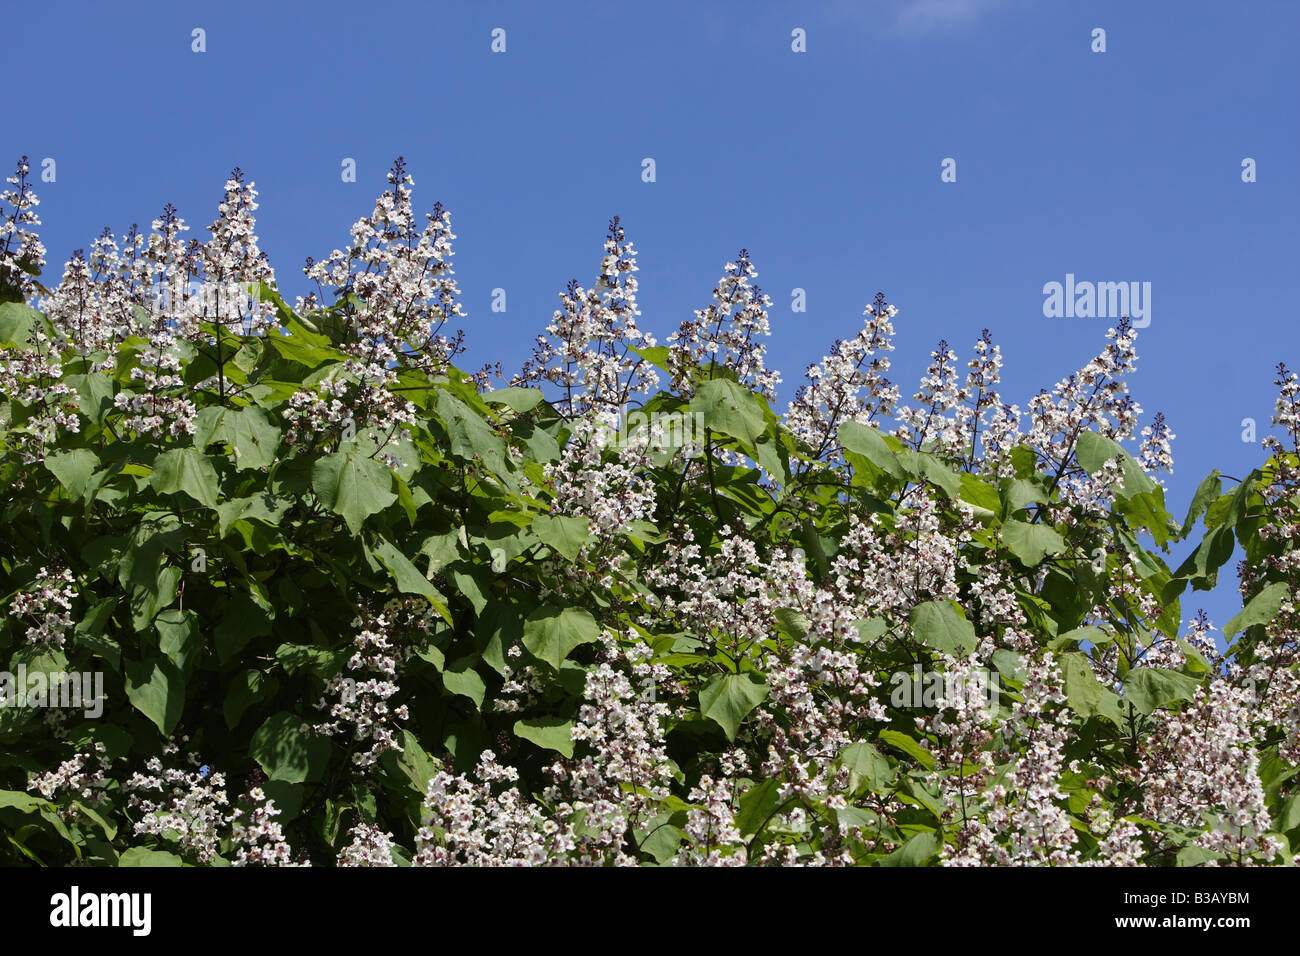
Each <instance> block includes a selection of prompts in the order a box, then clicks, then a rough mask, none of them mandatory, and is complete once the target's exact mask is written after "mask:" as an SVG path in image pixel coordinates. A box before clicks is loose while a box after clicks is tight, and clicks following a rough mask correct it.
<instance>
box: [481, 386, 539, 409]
mask: <svg viewBox="0 0 1300 956" xmlns="http://www.w3.org/2000/svg"><path fill="white" fill-rule="evenodd" d="M542 398H543V396H542V390H541V389H540V388H513V387H512V388H498V389H496V390H495V391H491V392H485V393H484V394H483V401H485V402H487V403H489V404H491V405H509V406H510V407H511V408H512V409H514V410H515V411H516V412H520V413H522V412H527V411H531V410H532V409H534V408H536V407H537V406H538V405H539V404H540V403H541V401H542Z"/></svg>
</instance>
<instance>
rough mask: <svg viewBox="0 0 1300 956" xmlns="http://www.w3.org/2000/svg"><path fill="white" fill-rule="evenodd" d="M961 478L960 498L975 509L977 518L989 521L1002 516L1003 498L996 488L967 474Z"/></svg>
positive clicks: (963, 473)
mask: <svg viewBox="0 0 1300 956" xmlns="http://www.w3.org/2000/svg"><path fill="white" fill-rule="evenodd" d="M959 478H960V483H961V491H960V492H959V494H958V497H960V498H961V500H962V501H964V502H966V503H967V504H968V505H970V506H971V507H973V508H974V509H975V517H977V518H980V519H981V520H987V519H988V518H999V517H1001V516H1002V498H1001V496H999V495H998V490H997V489H996V488H994V487H993V486H992V485H990V484H989V483H988V482H986V481H981V480H980V479H978V478H976V477H975V476H974V475H970V474H967V473H965V472H962V474H961V475H960V476H959Z"/></svg>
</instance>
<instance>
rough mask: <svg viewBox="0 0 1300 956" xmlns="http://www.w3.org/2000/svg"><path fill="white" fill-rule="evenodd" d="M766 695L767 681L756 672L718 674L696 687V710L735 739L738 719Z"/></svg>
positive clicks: (743, 717)
mask: <svg viewBox="0 0 1300 956" xmlns="http://www.w3.org/2000/svg"><path fill="white" fill-rule="evenodd" d="M766 696H767V684H766V683H764V682H763V679H762V678H761V677H759V676H758V675H757V674H722V675H720V676H718V677H715V678H714V679H713V680H712V681H710V682H709V683H708V684H707V685H706V686H704V687H702V688H701V689H700V713H701V714H703V715H704V716H705V717H708V718H709V719H710V720H712V721H713V722H714V723H715V724H717V725H718V726H719V727H721V728H722V729H723V731H724V732H725V733H726V735H727V739H728V740H735V739H736V731H737V729H739V727H740V722H741V721H742V720H744V719H745V715H746V714H748V713H749V712H750V711H752V710H753V709H754V708H755V707H757V706H758V705H759V704H761V703H762V702H763V698H765V697H766Z"/></svg>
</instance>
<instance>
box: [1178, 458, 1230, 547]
mask: <svg viewBox="0 0 1300 956" xmlns="http://www.w3.org/2000/svg"><path fill="white" fill-rule="evenodd" d="M1222 494H1223V482H1222V481H1221V480H1220V478H1219V470H1218V469H1217V468H1216V469H1215V470H1214V471H1212V472H1210V473H1209V474H1208V475H1206V476H1205V480H1203V481H1202V482H1201V483H1200V485H1199V486H1198V487H1197V489H1196V494H1194V495H1192V503H1191V505H1189V506H1188V508H1187V517H1186V518H1184V519H1183V531H1182V535H1183V537H1184V538H1185V537H1187V535H1189V534H1191V531H1192V528H1193V527H1194V526H1195V524H1196V522H1197V520H1198V519H1199V518H1200V517H1201V515H1203V514H1205V512H1206V511H1207V510H1208V509H1209V507H1210V505H1211V503H1213V502H1214V501H1217V500H1218V499H1219V497H1220V496H1221V495H1222Z"/></svg>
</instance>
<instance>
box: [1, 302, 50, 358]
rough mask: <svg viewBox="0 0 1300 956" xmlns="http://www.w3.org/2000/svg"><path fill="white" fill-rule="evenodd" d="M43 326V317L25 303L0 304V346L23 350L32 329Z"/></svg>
mask: <svg viewBox="0 0 1300 956" xmlns="http://www.w3.org/2000/svg"><path fill="white" fill-rule="evenodd" d="M44 324H46V322H45V316H43V315H42V314H41V313H39V312H37V311H36V310H35V309H33V308H32V307H31V306H30V305H27V304H26V303H23V302H5V303H3V304H0V345H12V346H17V347H18V348H25V347H26V346H27V344H28V338H29V336H30V335H31V334H32V329H33V328H36V327H37V326H42V325H44Z"/></svg>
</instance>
